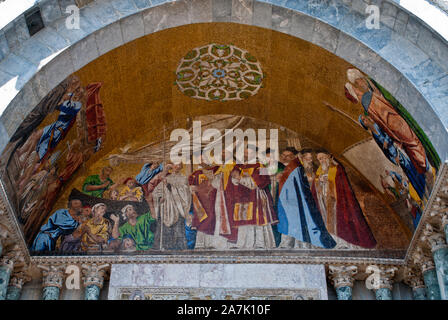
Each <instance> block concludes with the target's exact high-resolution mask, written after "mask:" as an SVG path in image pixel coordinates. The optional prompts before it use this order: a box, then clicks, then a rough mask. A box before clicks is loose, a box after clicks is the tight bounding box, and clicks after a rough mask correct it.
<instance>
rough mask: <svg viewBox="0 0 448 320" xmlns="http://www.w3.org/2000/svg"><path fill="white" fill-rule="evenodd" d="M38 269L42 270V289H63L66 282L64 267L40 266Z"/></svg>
mask: <svg viewBox="0 0 448 320" xmlns="http://www.w3.org/2000/svg"><path fill="white" fill-rule="evenodd" d="M38 268H40V269H42V276H43V277H42V287H57V288H59V289H60V288H62V283H63V281H64V270H65V266H64V265H59V266H53V265H52V266H43V265H39V266H38Z"/></svg>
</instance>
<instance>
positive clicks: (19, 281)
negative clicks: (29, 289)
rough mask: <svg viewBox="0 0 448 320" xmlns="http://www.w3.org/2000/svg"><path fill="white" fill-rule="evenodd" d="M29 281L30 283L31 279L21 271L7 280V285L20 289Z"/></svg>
mask: <svg viewBox="0 0 448 320" xmlns="http://www.w3.org/2000/svg"><path fill="white" fill-rule="evenodd" d="M29 281H31V277H30V276H29V275H28V274H27V273H25V272H23V271H20V272H14V273H13V274H12V275H11V278H10V280H9V285H10V286H13V287H16V288H19V289H22V287H23V285H24V284H25V283H27V282H29Z"/></svg>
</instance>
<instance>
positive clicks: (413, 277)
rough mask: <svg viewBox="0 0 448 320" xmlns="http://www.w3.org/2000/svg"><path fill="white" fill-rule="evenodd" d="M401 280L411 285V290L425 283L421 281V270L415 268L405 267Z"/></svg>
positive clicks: (423, 285) (422, 286)
mask: <svg viewBox="0 0 448 320" xmlns="http://www.w3.org/2000/svg"><path fill="white" fill-rule="evenodd" d="M404 271H405V275H404V279H403V282H404V283H405V284H407V285H408V286H409V287H411V288H412V289H413V290H414V289H417V288H424V287H425V283H424V282H423V277H422V274H421V272H419V271H418V270H416V269H415V268H411V267H406V268H405V270H404Z"/></svg>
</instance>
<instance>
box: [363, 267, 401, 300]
mask: <svg viewBox="0 0 448 320" xmlns="http://www.w3.org/2000/svg"><path fill="white" fill-rule="evenodd" d="M397 270H398V269H397V268H396V267H382V266H376V265H370V266H368V267H367V268H366V273H372V274H371V275H370V276H368V277H367V279H366V287H367V289H370V290H374V291H375V297H376V299H377V300H392V287H393V278H394V276H395V271H397Z"/></svg>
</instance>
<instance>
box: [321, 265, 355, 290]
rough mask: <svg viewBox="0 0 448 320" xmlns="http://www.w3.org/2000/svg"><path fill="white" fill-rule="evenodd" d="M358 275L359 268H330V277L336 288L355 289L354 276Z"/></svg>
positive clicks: (332, 266)
mask: <svg viewBox="0 0 448 320" xmlns="http://www.w3.org/2000/svg"><path fill="white" fill-rule="evenodd" d="M357 273H358V267H357V266H344V265H330V266H328V277H329V278H330V280H331V281H332V283H333V285H334V287H335V288H336V289H337V288H340V287H353V282H354V280H355V279H354V276H355V275H356V274H357Z"/></svg>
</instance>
